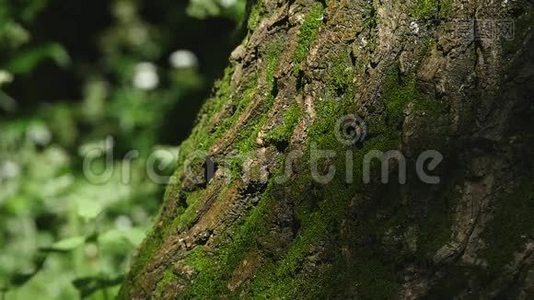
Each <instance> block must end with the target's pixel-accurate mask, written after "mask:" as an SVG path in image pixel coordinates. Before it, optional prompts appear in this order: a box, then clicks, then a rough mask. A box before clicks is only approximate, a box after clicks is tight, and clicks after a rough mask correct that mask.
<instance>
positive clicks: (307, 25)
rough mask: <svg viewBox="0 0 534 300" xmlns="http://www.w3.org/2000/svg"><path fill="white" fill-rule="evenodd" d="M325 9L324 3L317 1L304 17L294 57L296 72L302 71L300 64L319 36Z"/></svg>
mask: <svg viewBox="0 0 534 300" xmlns="http://www.w3.org/2000/svg"><path fill="white" fill-rule="evenodd" d="M323 11H324V7H323V5H322V4H320V3H317V4H315V5H314V6H313V7H312V8H311V10H310V12H309V13H308V14H307V15H306V17H305V18H304V22H303V23H302V26H301V27H300V31H299V36H298V45H297V48H296V49H295V54H294V58H293V63H294V72H295V74H296V73H298V72H299V71H300V68H301V66H300V65H301V63H302V62H303V61H304V59H305V58H306V56H307V55H308V52H309V51H310V46H311V44H312V42H313V41H314V40H315V39H316V37H317V34H318V31H319V27H320V26H321V24H322V23H323Z"/></svg>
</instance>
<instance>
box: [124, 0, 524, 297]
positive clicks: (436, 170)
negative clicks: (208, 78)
mask: <svg viewBox="0 0 534 300" xmlns="http://www.w3.org/2000/svg"><path fill="white" fill-rule="evenodd" d="M533 24H534V11H533V7H532V4H531V2H529V1H525V0H518V1H489V0H488V1H482V0H479V1H475V0H409V1H392V0H381V1H378V0H374V1H367V0H336V1H333V0H331V1H313V0H293V1H283V0H258V1H257V2H256V3H254V4H251V9H250V13H249V16H248V28H249V30H248V34H247V35H246V37H245V39H244V41H243V42H242V44H241V45H240V46H239V47H237V48H236V49H235V51H233V53H232V55H231V59H230V60H231V65H230V66H229V67H228V69H227V70H226V72H225V76H224V78H223V79H221V80H220V82H219V83H217V85H216V88H215V92H214V96H213V97H212V98H211V99H209V100H207V102H206V104H205V105H204V108H203V110H202V112H201V113H200V115H199V118H198V123H197V125H196V127H195V129H194V130H193V132H192V134H191V136H190V138H189V139H188V140H187V141H186V142H185V143H184V144H183V145H182V146H181V153H180V159H179V161H180V167H179V168H178V170H177V172H176V174H175V176H174V177H173V179H172V180H171V183H170V185H169V187H168V189H167V192H166V195H165V202H164V205H163V207H162V210H161V213H160V215H159V217H158V219H157V222H156V224H155V226H154V228H153V230H152V232H151V233H150V234H149V236H148V238H147V239H146V240H145V242H144V243H143V245H142V247H141V249H140V250H139V253H138V255H137V256H136V258H135V262H134V264H133V266H132V269H131V271H130V273H129V275H128V277H127V279H126V281H125V282H124V285H123V287H122V289H121V293H120V297H121V298H123V299H146V298H151V297H152V298H158V299H159V298H162V299H168V298H169V299H171V298H185V299H188V298H202V299H210V298H239V297H241V298H253V297H261V298H289V299H291V298H304V299H308V298H309V299H314V298H362V299H391V298H401V299H416V298H444V299H448V298H453V297H458V298H475V299H490V298H498V299H502V298H523V299H526V298H529V296H532V295H534V294H533V292H534V289H533V285H534V273H533V269H532V260H533V257H534V256H533V254H532V252H533V251H534V240H533V231H532V230H533V228H534V226H533V225H534V221H533V218H532V217H531V213H532V212H534V209H533V208H534V204H533V203H534V201H533V197H534V184H531V183H530V182H529V180H530V179H532V178H533V176H532V175H533V174H532V173H533V168H532V163H533V161H532V159H533V157H534V156H533V154H534V153H533V150H532V149H533V148H532V145H534V143H533V142H534V140H533V139H532V134H531V133H530V130H531V128H532V125H534V118H532V117H533V116H534V109H533V108H534V105H533V103H532V95H533V94H532V92H533V90H534V84H533V83H534V71H533V70H534V40H533V39H532V25H533ZM510 26H513V29H514V30H513V31H514V32H513V33H512V34H511V33H510V31H507V30H506V29H509V28H510ZM326 150H328V151H329V152H325V151H326ZM391 150H398V151H399V152H389V154H391V156H392V157H390V158H391V159H390V160H389V162H390V164H389V171H388V173H387V174H386V175H388V176H386V177H383V176H382V172H381V170H382V169H381V165H380V161H379V160H376V159H375V160H369V158H370V156H369V154H377V153H378V154H380V153H379V152H377V151H381V152H382V153H386V152H387V151H391ZM428 150H433V152H425V151H428ZM373 151H374V152H373ZM438 152H439V154H437V153H438ZM401 154H402V155H401ZM422 154H423V155H430V156H431V158H434V159H436V160H435V162H436V164H434V165H433V166H432V164H430V165H429V164H428V163H429V162H430V161H431V159H429V160H427V161H426V164H422V165H418V160H419V162H421V155H422ZM439 155H442V156H443V158H442V160H441V161H439V162H438V158H439ZM403 158H404V159H405V160H403ZM423 158H424V157H423ZM369 161H371V163H370V164H369V163H368V162H369ZM404 163H405V164H404ZM382 166H387V165H386V164H385V163H383V164H382ZM421 166H422V168H423V169H424V172H425V174H428V175H431V176H434V177H432V178H433V179H436V178H435V176H437V177H439V183H438V182H435V181H433V180H430V179H432V178H430V179H429V177H424V176H421V170H419V171H418V168H419V169H421ZM368 167H369V171H370V173H369V174H366V173H367V172H366V170H367V168H368ZM334 169H335V171H336V172H335V175H334V176H333V177H331V178H330V177H328V176H327V175H328V174H329V172H330V171H333V170H334ZM404 174H406V178H405V180H403V175H404ZM385 179H389V180H388V182H387V183H384V182H385V181H386V180H385Z"/></svg>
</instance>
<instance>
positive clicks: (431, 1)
mask: <svg viewBox="0 0 534 300" xmlns="http://www.w3.org/2000/svg"><path fill="white" fill-rule="evenodd" d="M438 3H439V0H417V2H416V5H415V11H414V15H415V16H416V17H417V18H430V17H434V16H436V14H437V13H438V9H439V6H438Z"/></svg>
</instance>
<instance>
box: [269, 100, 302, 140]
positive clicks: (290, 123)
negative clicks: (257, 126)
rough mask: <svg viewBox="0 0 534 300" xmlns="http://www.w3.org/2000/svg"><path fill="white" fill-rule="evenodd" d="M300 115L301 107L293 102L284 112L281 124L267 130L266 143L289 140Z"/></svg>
mask: <svg viewBox="0 0 534 300" xmlns="http://www.w3.org/2000/svg"><path fill="white" fill-rule="evenodd" d="M301 115H302V109H301V108H300V106H299V105H298V103H293V104H291V106H289V108H287V110H286V111H285V112H284V115H283V120H282V124H281V125H280V126H278V127H276V128H274V129H273V130H271V131H270V132H269V135H268V136H267V138H266V140H267V141H268V143H274V144H277V143H280V142H289V140H290V139H291V135H292V134H293V130H294V129H295V126H297V124H298V121H299V120H300V117H301Z"/></svg>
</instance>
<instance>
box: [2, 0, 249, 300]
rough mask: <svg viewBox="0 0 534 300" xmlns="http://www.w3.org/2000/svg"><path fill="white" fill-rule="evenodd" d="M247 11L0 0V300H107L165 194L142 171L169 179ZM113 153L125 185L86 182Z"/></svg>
mask: <svg viewBox="0 0 534 300" xmlns="http://www.w3.org/2000/svg"><path fill="white" fill-rule="evenodd" d="M245 12H246V5H245V1H244V0H191V1H184V0H178V1H177V0H158V1H149V0H112V1H110V0H92V1H82V0H17V1H16V0H0V299H32V298H34V299H77V298H79V297H82V298H88V299H113V298H114V296H115V295H116V293H117V291H118V288H119V285H120V282H121V279H122V277H123V276H124V274H125V272H126V271H127V270H128V266H129V262H130V259H131V257H132V255H133V253H134V251H135V249H136V247H137V246H138V245H139V243H140V242H141V241H142V239H143V237H144V235H145V232H146V231H147V229H149V228H150V226H151V222H152V221H153V219H154V217H155V216H156V215H157V213H158V209H159V205H160V203H161V199H162V194H163V191H164V188H165V185H162V184H157V183H155V182H153V180H150V179H149V178H148V177H147V174H146V171H145V163H146V161H147V159H149V156H150V157H151V158H155V159H156V160H161V162H160V163H161V165H162V166H164V167H162V168H161V169H160V170H159V175H169V174H171V173H172V171H173V166H172V163H170V161H169V153H175V152H176V151H178V148H177V146H178V145H179V144H180V142H181V141H182V140H183V139H185V138H186V137H187V135H188V134H189V132H190V130H191V128H192V126H193V124H194V121H195V117H196V113H197V112H198V110H199V108H200V106H201V104H202V101H203V99H205V98H206V97H207V96H208V95H209V94H210V90H211V87H212V85H213V82H214V81H215V80H216V79H217V78H218V77H220V76H221V75H222V73H223V72H224V68H225V66H226V65H227V62H228V56H229V53H230V51H231V50H232V49H233V48H234V47H235V46H236V43H237V42H238V41H239V40H240V38H241V37H242V34H243V31H244V30H246V28H245V26H243V24H242V19H243V16H244V14H245ZM111 140H112V141H113V147H112V148H110V151H112V154H113V158H112V164H113V166H114V167H115V168H114V169H115V170H121V169H123V167H125V166H126V165H127V166H130V168H129V169H128V168H126V169H127V170H128V171H129V174H130V175H129V176H130V178H129V182H128V183H124V182H123V177H124V176H122V177H121V174H120V173H119V172H114V173H113V175H112V176H110V177H109V178H108V179H106V180H105V182H100V183H99V184H94V182H93V183H91V182H90V181H89V180H88V179H87V178H86V176H84V173H83V172H82V169H83V168H82V166H83V159H84V157H85V156H87V155H88V154H89V153H94V151H92V150H95V149H97V150H98V149H104V148H105V147H106V146H105V145H108V146H109V143H108V144H106V143H107V141H108V142H109V141H111ZM103 145H104V146H103ZM131 150H136V151H137V152H136V156H135V159H130V160H127V159H126V158H127V157H128V155H127V153H128V152H129V151H131ZM158 151H159V152H158ZM158 153H161V155H159V156H158ZM102 157H104V156H102ZM105 164H106V161H105V159H104V158H97V159H95V160H94V161H93V167H95V166H96V169H97V170H99V168H100V169H101V170H104V167H105ZM108 167H109V166H108Z"/></svg>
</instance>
